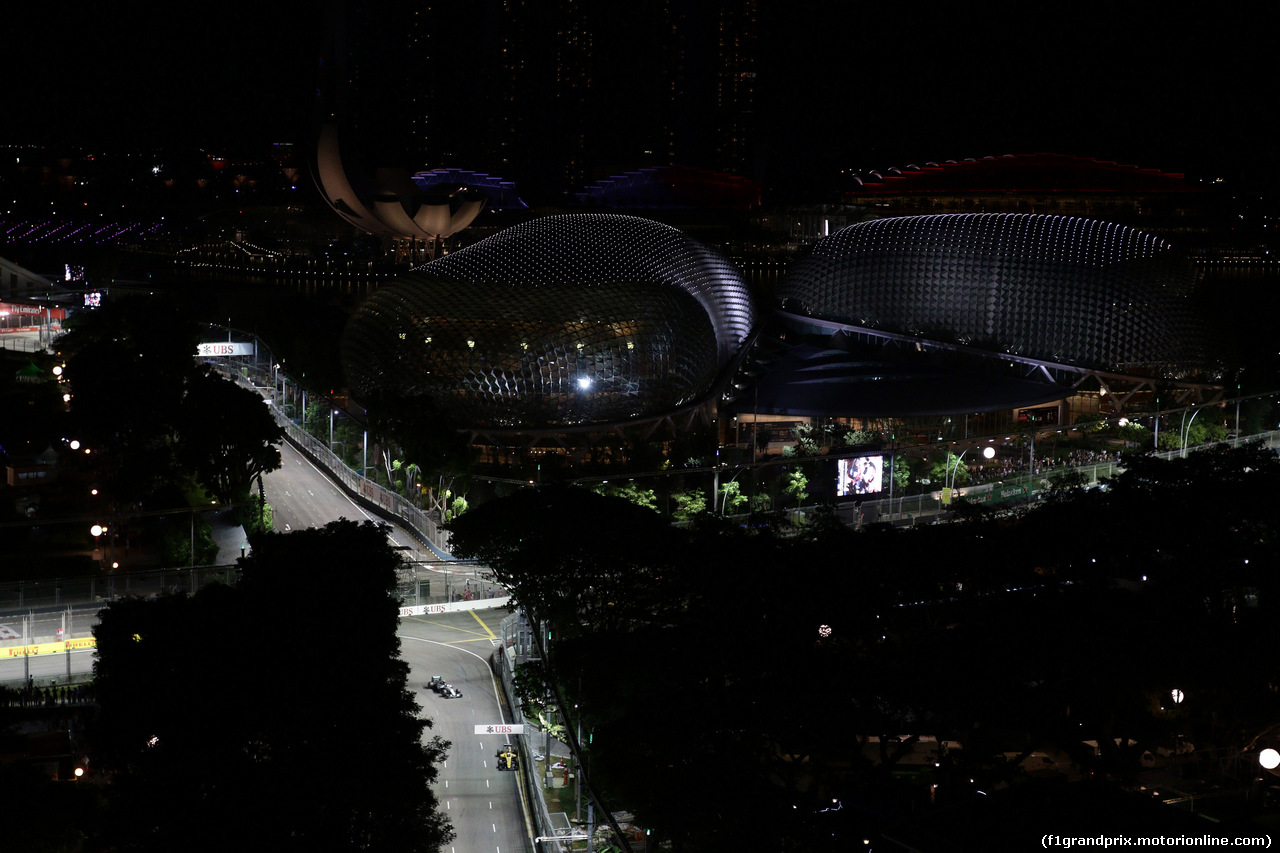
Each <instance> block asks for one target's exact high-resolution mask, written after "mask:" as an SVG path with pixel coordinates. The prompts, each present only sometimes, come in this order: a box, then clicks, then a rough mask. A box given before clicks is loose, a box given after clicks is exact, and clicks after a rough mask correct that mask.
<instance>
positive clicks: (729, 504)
mask: <svg viewBox="0 0 1280 853" xmlns="http://www.w3.org/2000/svg"><path fill="white" fill-rule="evenodd" d="M718 498H719V502H720V513H721V514H722V515H737V513H738V510H739V509H741V508H742V505H743V504H745V503H746V502H747V496H746V495H744V494H742V486H741V485H740V484H739V483H738V481H737V480H730V481H729V482H727V483H725V484H724V485H722V486H721V487H720V493H719V495H718Z"/></svg>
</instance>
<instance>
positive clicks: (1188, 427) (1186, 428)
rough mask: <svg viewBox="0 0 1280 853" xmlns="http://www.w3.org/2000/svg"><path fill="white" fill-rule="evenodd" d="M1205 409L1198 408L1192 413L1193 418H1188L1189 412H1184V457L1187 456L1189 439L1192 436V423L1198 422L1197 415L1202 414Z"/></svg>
mask: <svg viewBox="0 0 1280 853" xmlns="http://www.w3.org/2000/svg"><path fill="white" fill-rule="evenodd" d="M1202 411H1203V409H1196V410H1195V412H1193V413H1192V415H1191V420H1187V412H1186V410H1185V409H1184V410H1183V412H1182V421H1183V426H1182V458H1183V459H1186V458H1187V439H1188V438H1190V437H1191V425H1192V424H1193V423H1195V422H1196V415H1198V414H1200V412H1202Z"/></svg>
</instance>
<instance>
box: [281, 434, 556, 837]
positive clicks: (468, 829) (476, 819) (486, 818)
mask: <svg viewBox="0 0 1280 853" xmlns="http://www.w3.org/2000/svg"><path fill="white" fill-rule="evenodd" d="M280 455H281V461H282V462H283V464H282V466H281V467H280V469H279V470H276V471H273V472H271V473H270V474H267V475H266V476H265V477H264V478H263V480H264V483H263V485H264V488H265V489H266V492H267V503H269V504H271V506H272V508H273V509H274V511H275V529H276V530H278V531H281V532H287V531H290V530H299V529H304V528H308V527H322V526H324V525H325V524H327V523H329V522H330V521H333V520H334V519H337V518H342V517H346V518H350V519H354V520H357V521H362V520H365V519H369V520H371V521H377V522H381V521H383V519H381V518H379V517H377V516H375V515H373V514H372V513H369V512H366V511H365V510H364V509H362V508H361V507H360V506H359V505H358V504H356V503H355V502H354V501H352V500H351V499H350V498H348V497H347V496H346V494H345V493H344V492H343V491H342V490H341V489H339V488H338V487H337V486H336V485H334V483H333V482H332V481H331V480H329V478H328V477H327V476H326V475H325V474H324V472H323V471H321V470H320V469H319V468H317V467H316V466H315V465H313V464H312V463H311V461H310V460H308V459H307V458H306V457H305V456H303V455H302V454H301V453H299V452H298V450H297V449H296V448H294V447H293V445H291V444H288V443H287V442H286V443H283V444H281V446H280ZM387 535H388V538H389V539H390V540H391V544H392V545H394V546H396V547H399V548H401V549H402V550H403V551H404V554H405V558H406V559H409V560H417V561H423V562H426V561H435V562H438V558H437V557H436V556H435V555H434V554H433V553H432V552H431V551H430V549H428V548H426V546H424V545H422V544H421V543H419V542H418V540H417V539H415V538H414V537H413V536H412V535H411V534H409V533H408V532H406V531H405V530H403V529H401V528H399V527H397V526H395V525H392V527H391V530H390V531H389V532H388V534H387ZM505 615H506V611H505V610H482V611H465V612H460V613H443V614H435V615H432V616H405V617H401V619H400V632H399V633H400V638H401V647H400V656H401V657H402V658H403V659H404V661H405V662H406V663H408V664H409V685H410V687H411V688H412V689H413V690H414V691H415V693H416V694H417V697H418V704H419V705H420V706H421V707H422V709H423V713H424V714H425V716H427V717H428V718H429V719H430V720H432V722H433V728H431V729H429V730H428V731H427V737H432V736H434V735H440V736H441V737H442V738H444V739H445V740H448V741H450V742H452V744H453V746H452V747H451V748H450V749H449V752H448V757H447V759H446V761H445V763H444V765H443V766H442V767H441V768H440V775H439V777H438V779H437V783H436V796H437V797H439V800H440V807H441V808H442V809H444V812H445V814H446V815H447V816H448V817H449V819H450V821H452V823H453V828H454V831H455V832H457V834H458V837H457V838H456V839H455V840H454V841H453V843H452V844H451V845H450V846H449V847H448V848H446V849H447V850H448V851H449V853H532V851H533V848H532V847H531V846H530V845H531V842H530V840H529V839H531V838H532V837H533V833H532V832H531V831H530V829H529V827H528V826H526V823H525V818H524V814H525V812H524V810H523V809H522V808H521V795H522V792H521V791H520V789H519V786H518V782H519V776H520V774H518V773H506V772H500V771H499V770H498V769H497V766H496V765H495V763H494V758H495V756H496V753H497V751H498V741H497V740H495V739H494V738H493V737H492V736H490V737H483V736H480V735H476V734H475V726H476V725H477V724H481V723H485V724H487V723H501V722H505V721H506V719H505V718H504V717H503V716H502V712H501V706H500V704H499V699H498V686H497V684H496V682H495V681H494V679H493V676H492V675H491V672H490V669H489V663H488V661H489V656H490V654H491V653H492V652H493V648H494V641H495V640H496V636H495V630H496V628H497V621H498V619H500V618H501V617H502V616H505ZM433 675H443V676H444V677H445V679H446V680H447V681H449V682H450V683H451V684H453V685H454V686H455V687H457V688H458V689H459V690H461V691H462V698H460V699H444V698H442V697H440V696H437V695H436V694H435V693H433V692H432V691H430V690H428V689H426V684H427V682H428V681H430V679H431V676H433Z"/></svg>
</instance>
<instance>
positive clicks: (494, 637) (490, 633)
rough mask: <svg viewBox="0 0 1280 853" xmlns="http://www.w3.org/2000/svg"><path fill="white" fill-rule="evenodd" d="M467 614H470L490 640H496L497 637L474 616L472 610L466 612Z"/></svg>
mask: <svg viewBox="0 0 1280 853" xmlns="http://www.w3.org/2000/svg"><path fill="white" fill-rule="evenodd" d="M467 612H468V613H470V614H471V615H472V616H474V617H475V620H476V621H477V622H479V623H480V627H481V628H483V629H484V632H485V634H487V635H488V637H489V639H490V640H494V639H497V637H498V635H497V634H495V633H493V631H491V630H489V626H488V625H486V624H484V622H483V621H482V620H481V619H480V617H479V616H478V615H477V614H476V612H475V611H474V610H468V611H467Z"/></svg>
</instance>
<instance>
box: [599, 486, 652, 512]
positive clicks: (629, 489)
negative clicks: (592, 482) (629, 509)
mask: <svg viewBox="0 0 1280 853" xmlns="http://www.w3.org/2000/svg"><path fill="white" fill-rule="evenodd" d="M592 491H594V492H595V493H596V494H598V495H609V496H610V497H615V498H626V499H627V500H629V501H631V502H632V503H633V504H635V505H636V506H642V507H644V508H645V509H651V510H653V511H654V512H657V511H658V496H657V494H655V493H654V491H653V489H642V488H640V487H639V486H637V485H636V484H635V483H634V482H626V483H622V484H620V485H619V484H616V483H601V484H600V485H598V486H594V487H593V488H592Z"/></svg>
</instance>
